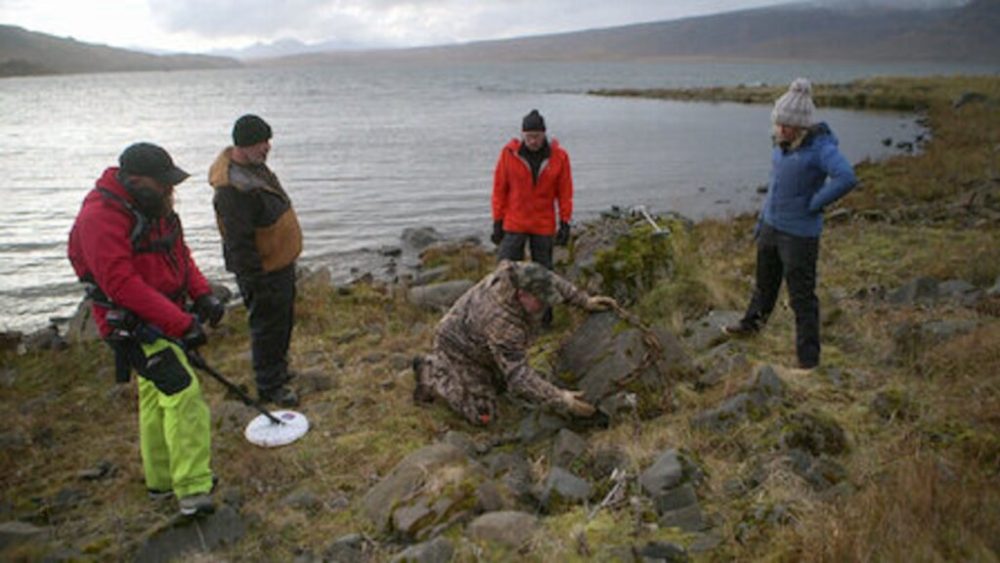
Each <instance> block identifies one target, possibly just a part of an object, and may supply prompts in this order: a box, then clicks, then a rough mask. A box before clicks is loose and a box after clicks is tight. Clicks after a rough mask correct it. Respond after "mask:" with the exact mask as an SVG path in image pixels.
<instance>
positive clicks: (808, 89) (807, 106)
mask: <svg viewBox="0 0 1000 563" xmlns="http://www.w3.org/2000/svg"><path fill="white" fill-rule="evenodd" d="M814 111H816V106H815V105H813V101H812V84H810V83H809V81H808V80H806V79H805V78H796V79H795V80H793V81H792V85H791V86H789V87H788V91H787V92H785V94H784V95H782V96H781V97H780V98H778V101H777V102H775V103H774V111H772V112H771V121H772V122H773V123H774V124H775V125H790V126H793V127H810V126H812V124H813V112H814Z"/></svg>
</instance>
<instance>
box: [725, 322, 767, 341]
mask: <svg viewBox="0 0 1000 563" xmlns="http://www.w3.org/2000/svg"><path fill="white" fill-rule="evenodd" d="M759 331H760V329H758V328H757V327H756V326H754V325H752V324H750V323H748V322H745V321H740V322H738V323H736V324H731V325H726V326H724V327H722V332H724V333H726V334H728V335H729V336H732V337H734V338H749V337H751V336H756V335H757V333H758V332H759Z"/></svg>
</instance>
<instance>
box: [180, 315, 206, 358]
mask: <svg viewBox="0 0 1000 563" xmlns="http://www.w3.org/2000/svg"><path fill="white" fill-rule="evenodd" d="M181 344H183V345H184V348H185V349H187V350H192V351H193V350H197V349H198V348H199V347H201V346H204V345H205V344H208V336H207V335H205V330H204V329H203V328H201V323H199V322H198V319H194V320H192V321H191V326H190V327H188V329H187V332H185V333H184V336H182V337H181Z"/></svg>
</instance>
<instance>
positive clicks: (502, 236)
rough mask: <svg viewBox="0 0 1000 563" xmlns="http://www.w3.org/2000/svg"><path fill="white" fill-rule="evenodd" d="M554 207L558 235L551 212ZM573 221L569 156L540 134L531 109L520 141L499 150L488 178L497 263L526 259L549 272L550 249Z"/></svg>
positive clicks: (541, 126) (562, 241)
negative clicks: (528, 255) (528, 253)
mask: <svg viewBox="0 0 1000 563" xmlns="http://www.w3.org/2000/svg"><path fill="white" fill-rule="evenodd" d="M557 206H558V208H559V222H558V225H559V227H558V230H557V229H556V207H557ZM572 216H573V174H572V171H571V170H570V164H569V154H568V153H567V152H566V150H565V149H563V148H562V147H561V146H560V145H559V141H557V140H556V139H555V138H552V139H549V138H548V137H547V135H546V133H545V119H544V118H543V117H542V116H541V114H539V113H538V110H537V109H533V110H531V112H530V113H529V114H528V115H526V116H524V119H523V121H522V124H521V138H520V139H511V141H510V142H509V143H507V144H506V145H505V146H504V147H503V149H502V150H501V151H500V158H499V159H498V160H497V166H496V171H495V172H494V174H493V235H492V236H491V237H490V240H492V241H493V244H496V245H497V246H498V248H497V260H498V261H500V260H515V261H517V260H524V247H525V244H527V245H528V246H529V247H530V249H531V260H532V261H533V262H538V263H540V264H542V265H544V266H545V267H546V268H548V269H550V270H551V269H552V247H553V245H559V246H565V245H566V244H567V243H568V242H569V234H570V233H569V230H570V226H569V222H570V219H572Z"/></svg>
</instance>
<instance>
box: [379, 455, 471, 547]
mask: <svg viewBox="0 0 1000 563" xmlns="http://www.w3.org/2000/svg"><path fill="white" fill-rule="evenodd" d="M486 479H487V475H486V471H485V469H484V468H483V467H481V466H480V465H479V464H477V463H475V462H474V461H472V460H471V459H469V458H468V456H467V455H466V454H465V452H464V451H462V449H461V448H458V447H456V446H453V445H451V444H444V443H438V444H432V445H430V446H427V447H425V448H421V449H419V450H417V451H415V452H413V453H411V454H410V455H408V456H406V457H405V458H404V459H403V460H402V461H400V462H399V463H398V464H397V465H396V467H395V468H393V469H392V471H391V472H390V473H389V474H388V475H387V476H386V477H385V478H384V479H382V480H381V481H380V482H379V483H378V484H376V485H375V486H374V487H372V488H371V489H370V490H369V491H368V493H367V494H365V496H364V498H363V499H362V501H361V512H362V515H364V516H365V518H367V519H368V520H369V521H371V522H372V523H373V524H374V525H375V526H376V528H377V529H378V530H379V531H388V530H390V529H392V530H395V531H397V532H399V533H402V534H404V535H405V536H407V537H410V538H413V539H418V540H420V539H425V538H428V537H431V536H432V535H435V533H436V532H437V531H439V530H438V529H437V528H436V527H437V526H445V525H448V524H451V523H453V522H455V521H457V520H460V519H461V518H463V517H464V516H465V515H469V514H471V511H472V510H473V509H474V508H475V507H476V505H477V503H478V500H477V498H476V491H477V488H478V486H479V485H480V484H481V483H483V482H484V481H485V480H486Z"/></svg>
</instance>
